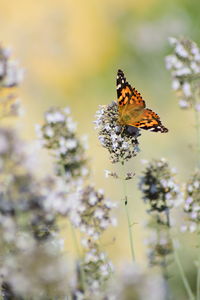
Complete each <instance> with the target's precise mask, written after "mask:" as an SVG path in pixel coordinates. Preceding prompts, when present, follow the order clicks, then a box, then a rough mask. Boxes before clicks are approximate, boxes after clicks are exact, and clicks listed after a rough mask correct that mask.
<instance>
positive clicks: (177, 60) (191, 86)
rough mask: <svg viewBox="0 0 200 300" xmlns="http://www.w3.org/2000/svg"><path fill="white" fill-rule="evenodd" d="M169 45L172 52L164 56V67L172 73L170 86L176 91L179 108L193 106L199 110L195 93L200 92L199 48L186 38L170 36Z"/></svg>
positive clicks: (199, 106) (199, 105)
mask: <svg viewBox="0 0 200 300" xmlns="http://www.w3.org/2000/svg"><path fill="white" fill-rule="evenodd" d="M169 42H170V45H171V46H172V47H173V48H174V54H172V55H169V56H167V57H166V68H167V69H168V70H170V71H171V74H172V79H173V82H172V88H173V89H174V90H175V91H177V95H178V98H179V105H180V107H181V108H188V107H191V106H192V105H193V106H195V109H196V110H197V111H199V110H200V103H196V99H195V97H196V94H197V93H198V94H199V93H200V85H199V80H197V79H200V49H199V48H198V46H197V45H196V44H195V43H194V42H193V41H191V40H188V39H186V38H179V39H176V38H170V39H169Z"/></svg>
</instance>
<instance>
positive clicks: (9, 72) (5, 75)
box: [0, 45, 23, 119]
mask: <svg viewBox="0 0 200 300" xmlns="http://www.w3.org/2000/svg"><path fill="white" fill-rule="evenodd" d="M10 55H11V52H10V50H9V49H7V48H4V47H2V46H1V45H0V117H1V119H2V118H5V117H11V116H19V115H21V114H22V113H23V110H22V108H21V104H20V101H19V100H18V98H17V95H16V94H15V92H13V87H16V86H18V85H19V84H20V83H21V81H22V80H23V70H22V69H21V68H20V67H19V64H18V62H17V61H14V60H12V59H11V58H10Z"/></svg>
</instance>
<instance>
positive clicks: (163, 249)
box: [139, 159, 181, 277]
mask: <svg viewBox="0 0 200 300" xmlns="http://www.w3.org/2000/svg"><path fill="white" fill-rule="evenodd" d="M146 163H147V166H146V169H145V171H144V172H143V176H141V178H140V182H139V187H140V190H141V191H142V194H143V199H144V201H145V202H146V203H148V205H149V210H148V211H149V213H150V216H151V218H150V220H149V222H148V224H147V225H148V227H149V228H150V230H151V231H150V236H149V237H148V239H147V245H148V253H147V255H148V259H149V263H150V265H152V266H156V265H159V266H160V267H161V269H162V271H163V276H164V277H166V276H167V275H166V266H167V260H168V258H169V255H170V254H171V253H172V252H173V245H172V241H171V238H170V236H169V227H170V226H171V220H170V219H171V218H170V209H172V208H173V207H175V206H178V205H179V204H180V202H181V200H179V197H180V189H179V186H178V184H177V183H176V182H175V179H174V175H175V170H174V169H170V167H169V165H168V163H167V162H166V160H165V159H160V160H153V161H152V162H146Z"/></svg>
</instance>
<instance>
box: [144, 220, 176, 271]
mask: <svg viewBox="0 0 200 300" xmlns="http://www.w3.org/2000/svg"><path fill="white" fill-rule="evenodd" d="M149 226H150V227H152V230H151V231H150V232H149V236H148V238H147V239H146V240H145V244H146V246H147V256H148V261H149V264H150V265H151V266H160V267H161V268H163V269H165V268H166V266H167V265H168V261H167V259H168V258H169V255H170V254H171V253H172V252H173V245H172V240H171V239H170V236H169V232H168V228H167V227H166V226H163V224H159V225H158V224H155V227H153V226H152V224H151V225H150V224H149ZM156 226H159V227H157V230H155V228H156ZM164 275H166V274H164Z"/></svg>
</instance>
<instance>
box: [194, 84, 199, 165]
mask: <svg viewBox="0 0 200 300" xmlns="http://www.w3.org/2000/svg"><path fill="white" fill-rule="evenodd" d="M193 94H194V100H193V108H194V118H195V129H196V147H197V166H198V168H200V116H199V111H198V109H197V107H196V105H197V104H198V100H199V93H198V89H197V88H196V86H195V84H193Z"/></svg>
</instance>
